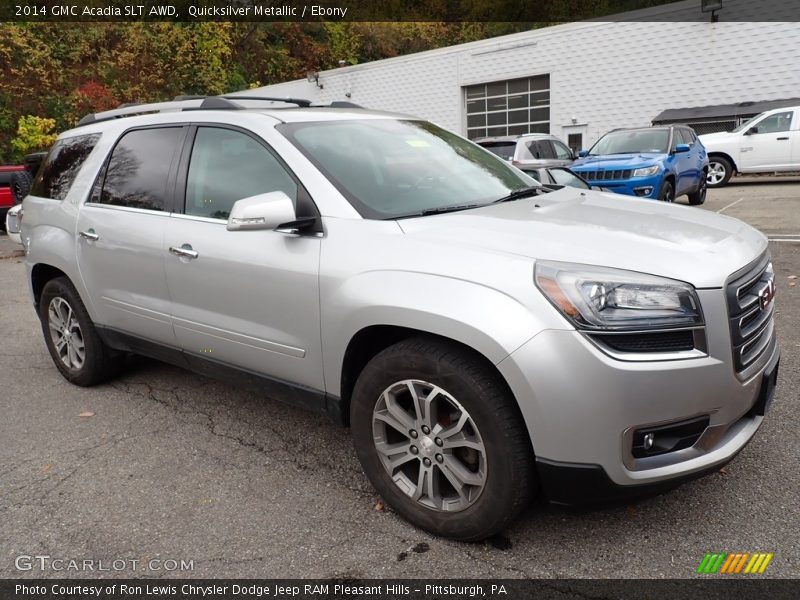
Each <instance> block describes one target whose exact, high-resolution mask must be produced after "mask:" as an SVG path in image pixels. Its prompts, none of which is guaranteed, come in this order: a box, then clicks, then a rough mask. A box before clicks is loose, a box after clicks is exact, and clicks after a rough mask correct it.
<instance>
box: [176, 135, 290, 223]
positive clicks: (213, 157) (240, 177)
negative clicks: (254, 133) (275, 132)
mask: <svg viewBox="0 0 800 600" xmlns="http://www.w3.org/2000/svg"><path fill="white" fill-rule="evenodd" d="M276 191H281V192H284V193H285V194H286V195H287V196H289V197H290V198H291V199H292V200H293V201H294V200H296V198H297V184H296V183H295V182H294V180H293V179H292V177H291V176H290V175H289V173H287V172H286V170H285V169H284V168H283V166H282V165H281V164H280V163H279V162H278V160H277V159H276V158H275V157H274V156H273V155H272V153H271V152H270V151H269V150H267V149H266V148H265V147H264V146H262V145H261V144H260V143H258V142H257V141H256V140H255V139H253V138H252V137H250V136H249V135H245V134H243V133H240V132H238V131H231V130H230V129H221V128H214V127H200V128H199V129H198V130H197V136H196V137H195V141H194V148H193V149H192V158H191V160H190V162H189V174H188V177H187V179H186V214H187V215H195V216H198V217H210V218H212V219H227V218H228V216H229V215H230V213H231V208H232V207H233V204H234V202H236V201H237V200H241V199H242V198H249V197H250V196H257V195H258V194H266V193H268V192H276Z"/></svg>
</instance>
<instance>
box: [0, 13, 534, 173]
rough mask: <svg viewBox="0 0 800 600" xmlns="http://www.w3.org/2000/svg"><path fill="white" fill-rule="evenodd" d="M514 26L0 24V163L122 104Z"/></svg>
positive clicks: (516, 27) (230, 86)
mask: <svg viewBox="0 0 800 600" xmlns="http://www.w3.org/2000/svg"><path fill="white" fill-rule="evenodd" d="M530 26H531V24H522V23H408V22H407V23H248V22H237V23H230V22H201V23H113V22H106V23H99V22H92V23H69V24H59V23H36V24H31V23H5V24H2V25H0V164H2V163H8V162H15V161H18V160H19V159H20V158H21V156H22V155H24V154H25V153H27V152H32V151H35V150H40V149H45V148H47V147H48V146H49V145H50V143H52V140H53V139H54V138H55V135H56V134H57V133H58V132H59V131H62V130H64V129H67V128H69V127H71V126H72V125H74V124H75V123H76V122H77V121H78V119H80V118H81V117H82V116H83V115H85V114H87V113H90V112H96V111H102V110H107V109H110V108H114V107H116V106H118V105H119V104H121V103H123V102H148V101H159V100H167V99H171V98H173V97H175V96H177V95H180V94H221V93H225V92H232V91H236V90H242V89H248V88H252V87H259V86H262V85H267V84H270V83H276V82H281V81H286V80H290V79H297V78H301V77H304V76H305V74H306V72H307V71H309V70H323V69H329V68H333V67H336V66H338V64H339V61H341V60H344V61H345V62H346V63H347V64H356V63H364V62H368V61H372V60H378V59H381V58H388V57H392V56H398V55H402V54H408V53H411V52H419V51H422V50H428V49H432V48H437V47H441V46H448V45H452V44H458V43H463V42H469V41H474V40H477V39H483V38H486V37H492V36H497V35H503V34H507V33H513V32H515V31H521V30H523V29H526V28H528V27H530Z"/></svg>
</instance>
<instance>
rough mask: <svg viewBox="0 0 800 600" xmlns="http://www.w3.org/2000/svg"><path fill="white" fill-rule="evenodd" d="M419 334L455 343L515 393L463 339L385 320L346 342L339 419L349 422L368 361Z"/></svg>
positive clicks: (444, 342)
mask: <svg viewBox="0 0 800 600" xmlns="http://www.w3.org/2000/svg"><path fill="white" fill-rule="evenodd" d="M418 337H421V338H426V339H429V340H434V341H438V342H440V343H443V344H449V345H452V346H456V347H458V348H460V349H461V350H464V351H466V352H469V353H470V354H472V355H473V356H474V357H475V358H476V359H477V360H479V361H480V362H482V363H483V364H484V366H486V368H487V369H489V370H490V371H491V372H492V373H493V374H494V375H496V377H497V380H498V382H499V383H500V384H501V385H502V386H504V388H505V391H507V392H508V393H509V394H510V395H511V396H512V397H514V394H513V391H512V389H511V386H510V385H509V383H508V381H506V379H505V377H504V376H503V375H502V373H500V370H499V369H498V368H497V367H496V366H495V363H493V362H492V361H491V360H490V359H489V358H488V357H487V356H486V355H485V354H484V353H482V352H480V351H479V350H476V349H475V348H474V347H472V346H471V345H469V344H467V343H465V342H464V341H461V340H458V339H454V338H452V337H447V336H444V335H440V334H436V333H431V332H429V331H424V330H420V329H414V328H411V327H402V326H398V325H385V324H383V325H369V326H367V327H364V328H363V329H361V330H359V331H358V332H356V333H355V334H354V335H353V337H352V338H351V339H350V341H349V343H348V344H347V349H346V350H345V352H344V358H343V361H342V369H341V380H340V398H339V410H340V411H341V422H342V423H344V424H345V425H346V426H347V425H349V421H350V401H351V398H352V394H353V388H354V387H355V384H356V381H357V380H358V377H359V375H360V374H361V372H362V371H363V370H364V367H366V366H367V364H368V363H369V361H370V360H372V359H373V358H374V357H375V356H377V355H378V354H379V353H380V352H382V351H383V350H385V349H386V348H389V347H390V346H393V345H395V344H397V343H398V342H400V341H402V340H406V339H409V338H418ZM517 404H518V403H517ZM337 417H338V415H337Z"/></svg>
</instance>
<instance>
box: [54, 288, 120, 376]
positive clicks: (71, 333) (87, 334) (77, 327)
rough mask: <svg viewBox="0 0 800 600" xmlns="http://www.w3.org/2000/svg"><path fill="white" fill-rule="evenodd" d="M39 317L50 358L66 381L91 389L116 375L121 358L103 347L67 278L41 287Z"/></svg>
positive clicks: (84, 308)
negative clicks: (90, 387) (92, 386)
mask: <svg viewBox="0 0 800 600" xmlns="http://www.w3.org/2000/svg"><path fill="white" fill-rule="evenodd" d="M39 318H40V319H41V322H42V330H43V331H44V339H45V343H46V344H47V349H48V350H49V351H50V356H51V357H52V359H53V362H54V363H55V365H56V367H57V368H58V370H59V371H60V372H61V374H62V375H63V376H64V377H65V378H66V379H67V380H68V381H70V382H72V383H74V384H76V385H81V386H91V385H95V384H97V383H100V382H102V381H105V380H106V379H109V378H111V377H113V376H115V375H117V374H118V373H119V370H120V367H121V365H122V358H123V357H122V356H121V355H119V354H117V353H115V352H114V351H112V350H111V349H109V348H107V347H106V346H105V344H103V341H102V340H101V339H100V336H99V335H98V334H97V330H96V329H95V327H94V324H93V323H92V320H91V318H90V317H89V313H88V312H86V307H85V306H84V305H83V302H81V299H80V297H79V296H78V292H77V291H76V290H75V288H74V287H73V285H72V283H71V282H70V281H69V279H67V278H66V277H57V278H56V279H51V280H50V281H48V282H47V283H46V284H45V286H44V289H43V290H42V297H41V300H40V302H39Z"/></svg>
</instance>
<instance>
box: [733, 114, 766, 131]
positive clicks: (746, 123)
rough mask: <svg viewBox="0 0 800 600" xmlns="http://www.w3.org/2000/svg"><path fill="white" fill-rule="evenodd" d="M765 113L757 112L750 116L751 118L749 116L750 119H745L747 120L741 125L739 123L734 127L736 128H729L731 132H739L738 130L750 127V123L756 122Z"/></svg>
mask: <svg viewBox="0 0 800 600" xmlns="http://www.w3.org/2000/svg"><path fill="white" fill-rule="evenodd" d="M765 114H766V113H763V112H762V113H760V114H757V115H756V116H755V117H752V118H750V119H747V121H745V122H744V123H742V124H741V125H739V126H738V127H737V128H736V129H732V130H731V133H739V132H740V131H744V130H745V129H747V128H748V127H750V125H752V124H753V123H755V122H756V121H757V120H758V119H760V118H761V117H763V116H764V115H765Z"/></svg>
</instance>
